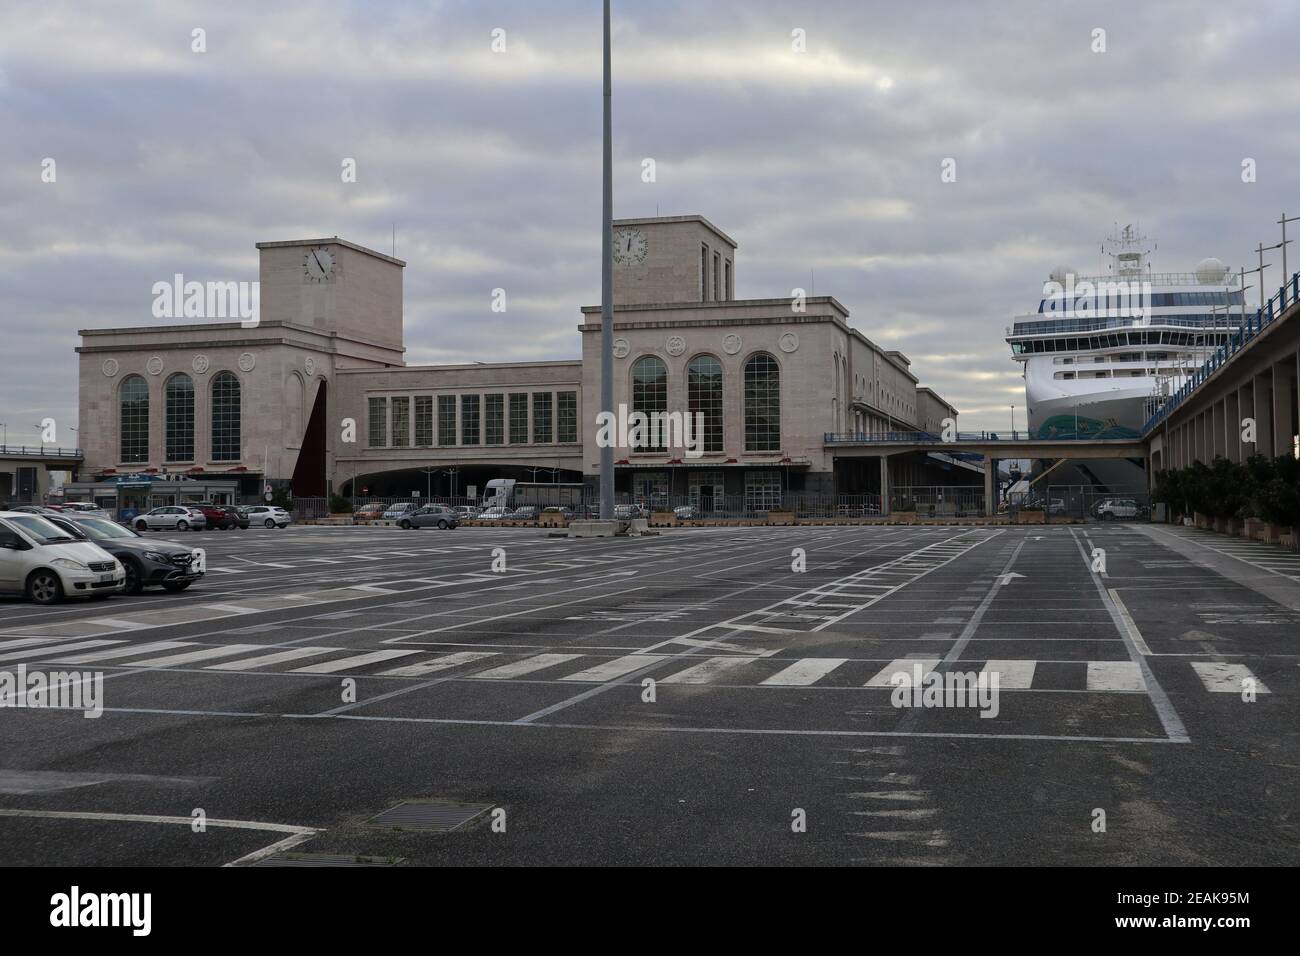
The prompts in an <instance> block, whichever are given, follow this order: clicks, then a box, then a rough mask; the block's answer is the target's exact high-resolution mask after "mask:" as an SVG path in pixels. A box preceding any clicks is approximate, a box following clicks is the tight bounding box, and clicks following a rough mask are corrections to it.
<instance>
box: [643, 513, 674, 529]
mask: <svg viewBox="0 0 1300 956" xmlns="http://www.w3.org/2000/svg"><path fill="white" fill-rule="evenodd" d="M677 524H678V522H677V512H675V511H653V512H651V513H650V525H651V527H654V528H675V527H677Z"/></svg>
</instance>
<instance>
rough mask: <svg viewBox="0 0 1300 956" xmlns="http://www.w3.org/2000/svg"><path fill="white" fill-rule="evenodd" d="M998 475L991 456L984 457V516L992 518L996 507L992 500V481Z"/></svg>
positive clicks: (993, 485)
mask: <svg viewBox="0 0 1300 956" xmlns="http://www.w3.org/2000/svg"><path fill="white" fill-rule="evenodd" d="M997 473H998V463H997V462H996V461H994V459H993V456H992V455H985V456H984V515H985V517H988V518H992V517H993V514H994V511H995V510H996V507H997V502H996V501H995V500H994V488H995V487H996V485H995V483H994V481H993V479H994V477H995V476H996V475H997Z"/></svg>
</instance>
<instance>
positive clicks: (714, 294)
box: [700, 242, 735, 302]
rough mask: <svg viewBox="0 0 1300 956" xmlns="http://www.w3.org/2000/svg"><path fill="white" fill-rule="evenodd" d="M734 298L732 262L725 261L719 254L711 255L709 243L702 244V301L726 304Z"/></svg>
mask: <svg viewBox="0 0 1300 956" xmlns="http://www.w3.org/2000/svg"><path fill="white" fill-rule="evenodd" d="M710 262H711V263H712V265H713V268H712V269H710V268H709V264H710ZM734 296H735V292H734V290H733V289H732V284H731V260H730V259H723V258H722V254H721V253H719V252H713V253H710V251H709V245H708V243H705V242H702V243H700V301H701V302H709V301H713V302H726V301H728V300H730V299H732V298H734Z"/></svg>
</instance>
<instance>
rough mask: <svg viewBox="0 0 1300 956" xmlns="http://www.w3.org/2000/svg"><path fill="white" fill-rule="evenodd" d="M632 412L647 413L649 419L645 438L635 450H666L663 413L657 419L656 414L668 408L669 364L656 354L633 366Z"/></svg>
mask: <svg viewBox="0 0 1300 956" xmlns="http://www.w3.org/2000/svg"><path fill="white" fill-rule="evenodd" d="M632 411H633V412H644V413H645V416H646V421H647V427H646V433H645V438H646V440H645V441H644V442H641V443H638V444H636V445H635V448H636V450H637V451H663V450H664V438H665V437H666V436H665V435H664V434H663V425H662V423H663V416H662V415H660V416H659V417H657V418H656V415H655V413H656V412H667V411H668V367H667V366H666V365H664V363H663V362H662V361H661V360H660V359H657V358H655V357H654V356H653V355H646V356H644V357H642V358H639V359H637V360H636V362H635V363H634V364H633V366H632ZM656 423H659V424H658V425H656Z"/></svg>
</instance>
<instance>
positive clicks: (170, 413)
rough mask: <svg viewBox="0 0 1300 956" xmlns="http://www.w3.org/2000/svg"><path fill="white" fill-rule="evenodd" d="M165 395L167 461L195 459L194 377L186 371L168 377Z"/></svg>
mask: <svg viewBox="0 0 1300 956" xmlns="http://www.w3.org/2000/svg"><path fill="white" fill-rule="evenodd" d="M163 396H164V399H165V404H166V408H167V411H166V415H167V418H166V423H167V427H166V429H165V437H166V455H167V461H193V460H194V379H192V378H190V377H189V376H188V375H186V374H185V373H184V372H178V373H177V374H175V375H173V376H172V377H171V378H169V379H167V387H166V388H165V389H164V390H163Z"/></svg>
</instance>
